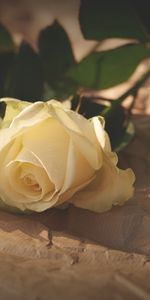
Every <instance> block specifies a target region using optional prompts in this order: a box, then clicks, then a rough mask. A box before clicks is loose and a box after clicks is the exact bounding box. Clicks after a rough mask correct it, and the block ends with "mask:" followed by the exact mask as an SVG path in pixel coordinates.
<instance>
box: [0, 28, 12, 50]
mask: <svg viewBox="0 0 150 300" xmlns="http://www.w3.org/2000/svg"><path fill="white" fill-rule="evenodd" d="M14 48H15V47H14V43H13V40H12V38H11V35H10V34H9V32H8V31H7V29H6V28H5V27H4V26H3V25H2V24H0V53H1V52H10V51H13V50H14Z"/></svg>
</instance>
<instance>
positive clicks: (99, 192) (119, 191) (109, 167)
mask: <svg viewBox="0 0 150 300" xmlns="http://www.w3.org/2000/svg"><path fill="white" fill-rule="evenodd" d="M134 180H135V176H134V173H133V171H132V170H131V169H127V170H125V171H124V170H120V169H118V168H117V167H115V166H114V165H113V163H112V162H111V161H110V160H109V159H108V157H105V161H104V165H103V167H102V168H101V169H100V170H99V171H98V172H97V175H96V177H95V179H94V180H93V181H92V183H90V184H89V185H88V187H87V188H84V189H83V190H82V191H80V192H79V193H76V194H75V195H74V196H73V197H72V199H71V200H70V201H69V202H71V203H73V204H74V205H75V206H77V207H81V208H86V209H89V210H92V211H95V212H104V211H106V210H108V209H110V208H111V207H112V205H116V204H119V205H122V204H123V203H124V202H126V201H127V200H128V199H129V198H131V197H132V194H133V183H134Z"/></svg>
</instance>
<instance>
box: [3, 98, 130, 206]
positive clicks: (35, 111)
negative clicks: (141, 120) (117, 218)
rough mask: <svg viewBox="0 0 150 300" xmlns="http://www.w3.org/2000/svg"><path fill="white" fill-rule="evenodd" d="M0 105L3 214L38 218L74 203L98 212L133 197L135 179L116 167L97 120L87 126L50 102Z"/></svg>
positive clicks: (12, 100) (91, 121)
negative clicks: (10, 211)
mask: <svg viewBox="0 0 150 300" xmlns="http://www.w3.org/2000/svg"><path fill="white" fill-rule="evenodd" d="M1 101H4V102H5V103H6V112H5V116H4V118H3V120H1V124H0V125H1V129H0V206H1V207H2V208H10V207H13V208H17V209H19V210H21V211H37V212H41V211H44V210H46V209H48V208H50V207H54V206H55V207H56V206H62V205H63V204H64V203H73V204H74V205H75V206H77V207H81V208H86V209H89V210H92V211H95V212H103V211H106V210H108V209H110V208H111V207H112V205H117V204H119V205H121V204H123V203H124V202H125V201H127V200H128V199H129V198H130V197H131V196H132V194H133V183H134V180H135V176H134V173H133V171H132V170H131V169H127V170H121V169H119V168H118V167H117V166H116V165H117V155H116V154H115V153H113V152H112V150H111V146H110V141H109V137H108V135H107V133H106V131H105V130H104V120H103V119H102V118H100V117H94V118H92V119H90V120H87V119H85V118H84V117H83V116H81V115H79V114H78V113H76V112H74V111H72V110H70V109H68V108H66V107H65V106H64V105H63V104H61V103H60V102H58V101H55V100H51V101H48V102H35V103H29V102H23V101H19V100H16V99H10V98H3V99H1Z"/></svg>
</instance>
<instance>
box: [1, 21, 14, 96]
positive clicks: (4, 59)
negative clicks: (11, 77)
mask: <svg viewBox="0 0 150 300" xmlns="http://www.w3.org/2000/svg"><path fill="white" fill-rule="evenodd" d="M14 50H15V46H14V43H13V40H12V38H11V35H10V34H9V32H8V31H7V30H6V28H5V27H4V26H3V25H1V24H0V97H3V96H4V95H5V82H6V77H7V74H8V71H9V68H10V66H11V63H12V61H13V57H14Z"/></svg>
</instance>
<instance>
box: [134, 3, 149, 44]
mask: <svg viewBox="0 0 150 300" xmlns="http://www.w3.org/2000/svg"><path fill="white" fill-rule="evenodd" d="M149 4H150V2H149V0H142V1H141V0H136V3H135V8H136V11H137V14H138V15H139V18H140V19H141V21H142V23H143V25H144V27H145V28H146V29H147V31H148V33H150V9H149ZM149 41H150V37H149Z"/></svg>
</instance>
